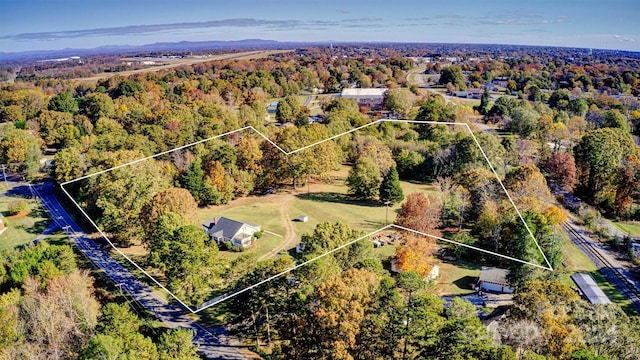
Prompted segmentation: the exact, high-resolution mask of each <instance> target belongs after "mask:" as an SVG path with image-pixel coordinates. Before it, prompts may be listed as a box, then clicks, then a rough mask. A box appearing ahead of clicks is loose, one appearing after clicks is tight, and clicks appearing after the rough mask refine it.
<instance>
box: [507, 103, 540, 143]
mask: <svg viewBox="0 0 640 360" xmlns="http://www.w3.org/2000/svg"><path fill="white" fill-rule="evenodd" d="M538 117H539V116H538V114H537V113H536V111H535V110H533V109H527V108H521V107H519V108H516V109H515V110H513V111H512V112H511V122H510V123H509V129H510V130H511V131H512V132H514V133H516V134H519V135H520V136H522V137H523V138H529V137H530V136H531V135H533V134H534V131H535V130H536V129H537V128H538Z"/></svg>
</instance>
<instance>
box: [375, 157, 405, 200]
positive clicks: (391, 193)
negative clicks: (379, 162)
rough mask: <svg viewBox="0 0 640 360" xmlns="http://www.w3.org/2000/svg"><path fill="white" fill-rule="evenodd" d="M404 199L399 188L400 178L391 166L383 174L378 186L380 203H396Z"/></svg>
mask: <svg viewBox="0 0 640 360" xmlns="http://www.w3.org/2000/svg"><path fill="white" fill-rule="evenodd" d="M403 199H404V194H403V193H402V187H400V178H399V177H398V170H396V167H395V166H392V167H391V168H390V169H389V171H387V173H386V174H385V176H384V178H383V179H382V183H381V184H380V201H382V202H387V201H389V202H391V203H398V202H400V201H402V200H403Z"/></svg>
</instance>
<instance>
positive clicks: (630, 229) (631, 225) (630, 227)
mask: <svg viewBox="0 0 640 360" xmlns="http://www.w3.org/2000/svg"><path fill="white" fill-rule="evenodd" d="M611 223H612V224H613V225H614V226H615V227H617V228H618V229H620V231H622V232H624V233H625V234H629V235H630V236H640V222H638V221H612V222H611Z"/></svg>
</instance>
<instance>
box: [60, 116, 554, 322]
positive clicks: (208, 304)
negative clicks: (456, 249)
mask: <svg viewBox="0 0 640 360" xmlns="http://www.w3.org/2000/svg"><path fill="white" fill-rule="evenodd" d="M383 122H390V123H409V124H428V125H455V126H464V127H465V128H466V129H467V131H468V132H469V134H470V135H471V137H472V138H473V140H474V142H475V143H476V145H478V148H479V149H480V152H481V153H482V156H483V157H484V159H485V161H486V162H487V164H488V165H489V168H490V169H491V172H492V173H493V175H494V176H495V177H496V179H497V180H498V182H499V183H500V187H501V188H502V190H503V191H504V193H505V194H506V195H507V198H508V199H509V202H510V203H511V205H512V206H513V208H514V209H515V210H516V213H517V214H518V217H519V218H520V220H521V221H522V224H523V225H524V226H525V228H526V229H527V232H528V233H529V236H530V237H531V239H532V240H533V242H534V243H535V245H536V248H537V249H538V251H539V252H540V254H542V257H543V258H544V261H545V263H546V266H543V265H539V264H535V263H532V262H529V261H525V260H521V259H517V258H514V257H511V256H507V255H503V254H499V253H496V252H493V251H489V250H485V249H481V248H478V247H475V246H472V245H467V244H462V243H459V242H456V241H453V240H449V239H445V238H442V237H438V236H435V235H431V234H427V233H423V232H420V231H417V230H413V229H409V228H405V227H402V226H399V225H395V224H389V225H386V226H383V227H382V228H380V229H378V230H375V231H373V232H370V233H368V234H366V235H364V236H361V237H359V238H357V239H355V240H352V241H350V242H347V243H345V244H342V245H340V246H338V247H336V248H335V249H333V250H330V251H328V252H326V253H324V254H322V255H319V256H316V257H315V258H312V259H309V260H307V261H304V262H302V263H300V264H296V265H294V266H293V267H292V268H290V269H287V270H284V271H282V272H280V273H278V274H275V275H273V276H271V277H269V278H267V279H264V280H262V281H260V282H258V283H256V284H254V285H251V286H248V287H246V288H244V289H242V290H238V291H235V292H232V293H227V294H224V295H221V296H219V297H216V298H214V299H211V300H209V301H207V302H205V303H204V304H203V305H202V306H200V307H198V308H196V309H192V308H191V307H190V306H189V305H187V304H185V303H184V302H183V301H182V300H180V299H179V298H178V297H177V296H176V295H174V294H173V293H172V292H171V291H169V289H167V288H166V287H165V286H164V285H162V284H160V283H159V282H158V281H157V280H156V279H155V278H154V277H153V276H151V274H149V273H148V272H147V271H146V270H144V269H143V268H142V267H140V266H139V265H138V264H137V263H136V262H135V261H133V260H131V258H129V257H128V256H127V255H125V254H124V253H123V252H122V251H121V250H120V249H119V248H118V247H117V246H116V245H115V244H114V243H113V242H111V240H110V239H109V237H108V236H107V235H106V234H105V233H104V232H103V231H102V229H100V227H98V225H97V224H96V223H95V222H94V221H93V219H91V217H89V215H88V214H87V213H86V212H85V210H84V209H83V208H82V207H81V206H80V205H79V204H78V203H77V202H76V200H75V199H74V198H73V197H72V196H71V195H70V194H69V192H68V191H67V189H65V185H68V184H72V183H75V182H77V181H80V180H84V179H88V178H90V177H94V176H97V175H101V174H105V173H108V172H111V171H113V170H116V169H120V168H123V167H125V166H129V165H133V164H136V163H139V162H142V161H145V160H149V159H153V158H156V157H159V156H162V155H166V154H170V153H172V152H174V151H179V150H183V149H186V148H190V147H192V146H195V145H198V144H202V143H205V142H208V141H211V140H214V139H217V138H221V137H224V136H227V135H231V134H235V133H239V132H242V131H244V130H253V131H254V132H255V133H256V134H258V135H259V136H260V137H262V138H263V139H264V140H265V141H267V142H269V143H270V144H271V145H273V146H274V147H275V148H277V149H278V150H279V151H280V152H282V153H283V154H285V155H292V154H295V153H297V152H300V151H302V150H305V149H308V148H311V147H314V146H316V145H319V144H322V143H324V142H327V141H331V140H333V139H336V138H339V137H341V136H343V135H347V134H350V133H353V132H356V131H358V130H361V129H364V128H367V127H370V126H373V125H376V124H381V123H383ZM60 187H61V188H62V191H63V192H64V193H65V195H67V197H68V198H69V200H71V201H72V202H73V204H74V205H75V206H76V207H77V208H78V210H80V212H81V213H82V214H83V215H84V217H86V218H87V220H89V222H90V223H91V225H93V226H94V227H95V228H96V230H98V232H99V233H100V235H101V236H102V237H103V238H104V239H105V240H106V241H107V243H109V245H111V247H112V248H113V249H114V250H115V251H116V252H117V253H118V254H120V255H121V256H122V257H124V258H125V259H126V260H127V261H129V262H130V263H131V264H132V265H133V266H134V267H135V268H136V269H138V270H140V271H141V272H142V273H143V274H145V275H146V276H147V277H149V279H151V280H152V281H153V282H154V283H155V284H156V285H158V286H159V287H160V288H162V289H163V290H164V291H166V292H167V293H168V294H169V295H171V297H173V298H174V299H175V300H176V301H178V303H180V304H181V305H182V306H183V307H184V308H186V309H187V310H189V311H190V312H191V313H194V314H195V313H198V312H200V311H202V310H205V309H207V308H209V307H211V306H214V305H216V304H218V303H220V302H223V301H226V300H228V299H230V298H232V297H234V296H237V295H239V294H242V293H244V292H246V291H249V290H252V289H254V288H256V287H258V286H260V285H263V284H265V283H267V282H270V281H272V280H274V279H276V278H278V277H281V276H283V275H286V274H288V273H290V272H292V271H294V270H296V269H298V268H300V267H302V266H304V265H307V264H309V263H311V262H312V261H315V260H318V259H320V258H323V257H325V256H327V255H329V254H332V253H334V252H336V251H338V250H340V249H343V248H345V247H347V246H350V245H352V244H354V243H356V242H358V241H360V240H362V239H364V238H367V237H369V236H371V235H374V234H376V233H379V232H381V231H383V230H386V229H389V228H396V229H400V230H404V231H409V232H413V233H415V234H418V235H422V236H426V237H429V238H432V239H435V240H440V241H444V242H447V243H451V244H454V245H458V246H463V247H466V248H469V249H472V250H475V251H480V252H483V253H486V254H489V255H493V256H497V257H501V258H504V259H507V260H511V261H516V262H519V263H522V264H525V265H531V266H533V267H537V268H540V269H543V270H549V271H553V267H552V266H551V263H550V262H549V260H548V259H547V256H546V255H545V253H544V251H542V247H541V246H540V244H539V243H538V241H537V240H536V238H535V236H534V235H533V232H532V231H531V229H530V228H529V225H527V222H526V221H525V220H524V217H523V216H522V214H521V213H520V210H518V207H517V206H516V204H515V202H514V201H513V198H512V197H511V195H510V194H509V192H508V191H507V188H506V187H505V186H504V184H503V183H502V180H500V176H498V173H497V172H496V170H495V168H494V167H493V165H492V164H491V161H489V158H488V157H487V154H486V153H485V151H484V149H482V146H480V142H479V141H478V139H477V138H476V136H475V134H474V133H473V131H472V130H471V127H469V124H467V123H456V122H438V121H419V120H397V119H379V120H376V121H373V122H370V123H368V124H365V125H362V126H358V127H356V128H353V129H351V130H348V131H345V132H343V133H340V134H338V135H334V136H331V137H329V138H327V139H324V140H320V141H317V142H315V143H313V144H310V145H306V146H303V147H301V148H299V149H295V150H291V151H285V150H284V149H282V148H281V147H280V146H278V144H276V143H274V142H273V141H272V140H271V139H269V138H268V137H267V136H265V135H264V134H262V133H261V132H260V131H258V130H256V129H255V128H254V127H253V126H245V127H242V128H239V129H236V130H232V131H228V132H225V133H222V134H219V135H216V136H212V137H210V138H207V139H202V140H198V141H196V142H193V143H190V144H187V145H183V146H180V147H177V148H174V149H171V150H166V151H163V152H160V153H157V154H154V155H151V156H147V157H143V158H140V159H137V160H134V161H131V162H128V163H125V164H120V165H117V166H114V167H112V168H109V169H105V170H101V171H97V172H95V173H91V174H88V175H84V176H81V177H79V178H77V179H73V180H70V181H66V182H64V183H62V184H60Z"/></svg>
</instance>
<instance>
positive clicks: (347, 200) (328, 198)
mask: <svg viewBox="0 0 640 360" xmlns="http://www.w3.org/2000/svg"><path fill="white" fill-rule="evenodd" d="M296 196H297V197H298V198H300V199H304V200H311V201H322V202H332V203H339V204H347V205H357V206H366V207H380V206H383V205H381V204H380V203H378V202H376V201H371V200H358V199H354V198H352V197H350V196H349V195H345V194H341V193H337V192H320V193H306V194H298V195H296Z"/></svg>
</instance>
